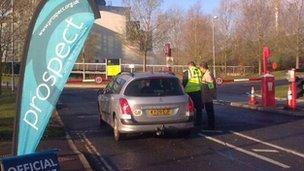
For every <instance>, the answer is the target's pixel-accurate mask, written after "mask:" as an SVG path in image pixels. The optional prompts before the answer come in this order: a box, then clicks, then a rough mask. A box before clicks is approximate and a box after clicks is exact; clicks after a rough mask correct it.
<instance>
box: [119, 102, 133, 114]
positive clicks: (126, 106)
mask: <svg viewBox="0 0 304 171" xmlns="http://www.w3.org/2000/svg"><path fill="white" fill-rule="evenodd" d="M119 104H120V108H121V112H122V114H127V115H132V110H131V107H130V105H129V103H128V100H127V99H124V98H121V99H119Z"/></svg>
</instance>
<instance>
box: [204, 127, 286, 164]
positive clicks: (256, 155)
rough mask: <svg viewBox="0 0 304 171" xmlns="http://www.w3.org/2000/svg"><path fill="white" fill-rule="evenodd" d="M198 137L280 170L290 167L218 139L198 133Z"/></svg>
mask: <svg viewBox="0 0 304 171" xmlns="http://www.w3.org/2000/svg"><path fill="white" fill-rule="evenodd" d="M198 135H200V136H202V137H204V138H206V139H208V140H211V141H213V142H216V143H218V144H221V145H224V146H227V147H230V148H232V149H234V150H236V151H239V152H242V153H245V154H247V155H250V156H252V157H255V158H258V159H261V160H264V161H266V162H269V163H271V164H274V165H276V166H279V167H282V168H284V169H288V168H290V166H288V165H286V164H283V163H280V162H278V161H275V160H272V159H270V158H267V157H265V156H262V155H259V154H256V153H254V152H251V151H248V150H245V149H242V148H240V147H237V146H234V145H232V144H229V143H226V142H223V141H221V140H218V139H216V138H213V137H210V136H207V135H204V134H202V133H199V134H198Z"/></svg>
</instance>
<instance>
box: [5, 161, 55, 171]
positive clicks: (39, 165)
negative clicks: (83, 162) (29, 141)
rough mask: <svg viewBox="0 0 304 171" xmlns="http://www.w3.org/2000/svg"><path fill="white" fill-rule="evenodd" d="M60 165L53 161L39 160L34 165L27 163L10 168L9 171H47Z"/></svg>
mask: <svg viewBox="0 0 304 171" xmlns="http://www.w3.org/2000/svg"><path fill="white" fill-rule="evenodd" d="M57 166H58V164H57V163H55V162H54V161H53V160H52V159H43V160H37V161H34V162H32V163H25V164H22V165H17V166H14V167H10V168H8V169H7V171H35V170H47V169H51V168H53V167H57Z"/></svg>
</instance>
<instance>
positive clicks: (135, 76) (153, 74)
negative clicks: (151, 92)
mask: <svg viewBox="0 0 304 171" xmlns="http://www.w3.org/2000/svg"><path fill="white" fill-rule="evenodd" d="M121 76H122V77H123V78H129V79H130V78H131V79H138V78H150V77H172V78H176V76H175V75H174V74H173V73H169V72H134V73H122V74H121Z"/></svg>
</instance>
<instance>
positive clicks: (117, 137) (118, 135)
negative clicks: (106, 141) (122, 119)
mask: <svg viewBox="0 0 304 171" xmlns="http://www.w3.org/2000/svg"><path fill="white" fill-rule="evenodd" d="M113 133H114V139H115V141H120V140H121V139H122V133H120V132H119V130H118V120H117V119H116V117H114V128H113Z"/></svg>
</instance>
